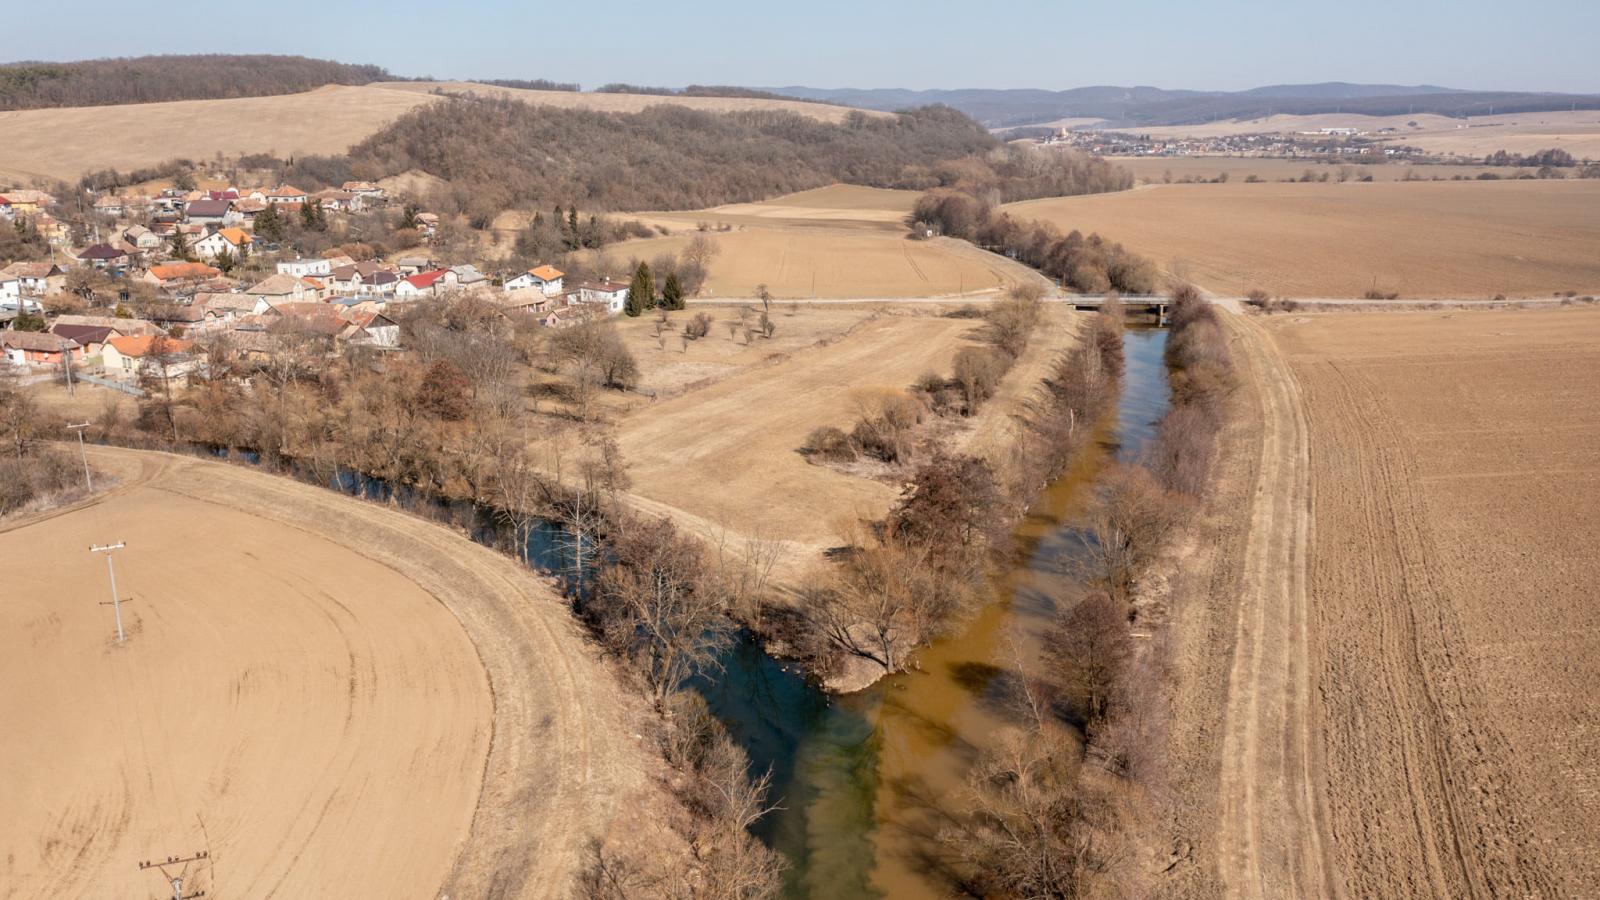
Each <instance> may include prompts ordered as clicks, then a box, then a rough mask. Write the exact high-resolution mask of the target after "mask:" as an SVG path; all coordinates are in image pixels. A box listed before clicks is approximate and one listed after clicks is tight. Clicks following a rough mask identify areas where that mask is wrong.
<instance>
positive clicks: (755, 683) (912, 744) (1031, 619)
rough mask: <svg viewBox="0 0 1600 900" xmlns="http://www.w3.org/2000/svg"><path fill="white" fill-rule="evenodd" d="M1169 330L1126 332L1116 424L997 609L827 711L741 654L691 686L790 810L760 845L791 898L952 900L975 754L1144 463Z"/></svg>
mask: <svg viewBox="0 0 1600 900" xmlns="http://www.w3.org/2000/svg"><path fill="white" fill-rule="evenodd" d="M1166 337H1167V335H1166V332H1165V331H1164V330H1157V329H1130V330H1129V331H1128V332H1127V334H1126V336H1125V337H1124V339H1123V347H1124V351H1125V355H1126V358H1127V373H1126V375H1125V377H1124V379H1123V386H1122V394H1121V397H1120V399H1119V401H1118V405H1117V410H1116V414H1115V416H1114V417H1112V421H1110V422H1108V423H1107V424H1106V426H1105V427H1104V429H1103V434H1102V436H1101V439H1100V440H1099V441H1098V442H1097V443H1096V444H1095V445H1093V446H1094V449H1093V450H1092V451H1091V452H1087V453H1082V454H1080V455H1079V458H1078V459H1077V460H1076V461H1075V463H1074V465H1073V467H1072V468H1071V470H1069V471H1068V472H1066V473H1064V474H1063V475H1062V476H1061V477H1060V478H1058V479H1057V480H1056V481H1055V482H1054V483H1052V484H1051V485H1050V487H1049V488H1048V489H1047V490H1046V491H1045V493H1044V495H1043V496H1042V497H1040V498H1039V500H1038V502H1037V503H1036V504H1035V505H1034V508H1033V509H1032V510H1031V511H1030V513H1029V515H1028V517H1027V518H1026V519H1025V520H1024V521H1023V522H1022V523H1021V524H1020V525H1019V526H1018V527H1017V529H1016V531H1015V533H1014V534H1015V538H1016V546H1017V548H1018V549H1017V552H1016V555H1015V563H1014V565H1013V566H1012V568H1011V570H1010V571H1009V572H1008V573H1006V575H1005V576H1004V577H1002V578H1000V579H998V581H997V583H996V585H995V599H994V602H993V603H990V604H989V605H988V606H986V607H985V608H984V609H983V610H982V611H981V612H979V614H978V615H977V616H975V617H974V618H973V619H972V620H971V621H969V622H967V623H966V624H965V626H964V627H962V628H961V629H960V630H959V631H958V632H957V633H954V634H952V635H950V636H949V637H947V638H945V639H942V640H940V641H937V642H935V643H934V644H932V645H930V646H928V647H925V648H923V649H922V650H920V651H918V652H917V653H916V654H915V655H914V663H913V665H912V667H911V670H910V671H908V672H904V673H900V674H897V675H893V676H890V677H888V678H885V679H883V680H881V681H879V682H878V683H877V684H875V685H874V686H872V687H871V688H868V689H867V690H864V691H860V692H857V693H854V694H849V695H846V696H841V697H832V696H829V695H827V694H825V693H823V692H822V691H821V690H819V689H818V688H816V687H815V686H813V685H811V684H809V683H807V682H806V681H805V680H804V679H802V678H801V677H799V676H798V675H796V674H794V673H792V672H790V671H788V670H786V669H785V668H784V667H783V666H782V665H780V664H779V663H777V662H775V661H774V660H772V659H771V658H770V657H768V656H766V654H764V653H763V652H762V651H761V650H760V648H759V647H758V646H757V645H756V644H755V643H753V642H751V641H745V642H742V643H741V644H739V645H738V646H736V647H735V648H734V649H733V650H732V651H731V652H730V654H729V655H728V657H727V659H725V660H724V662H725V664H726V668H725V670H724V671H723V672H722V673H720V674H719V675H717V676H716V677H715V678H714V679H708V680H706V681H704V682H701V683H700V684H698V685H697V687H698V688H699V689H700V690H701V692H702V693H703V694H704V695H705V696H706V699H707V701H708V703H709V705H710V706H711V709H712V711H713V712H714V713H716V715H717V716H718V718H720V719H721V720H722V721H723V723H724V724H725V725H726V726H728V728H729V730H730V731H731V732H732V733H733V735H734V736H735V738H736V739H738V740H739V741H740V742H741V744H742V745H743V746H744V747H745V749H746V751H747V752H748V753H749V755H750V758H751V761H752V763H753V764H754V765H755V767H756V768H757V770H758V771H765V770H768V769H770V771H771V772H772V775H773V797H772V799H773V800H774V801H775V802H777V803H778V804H779V805H780V807H781V808H780V809H778V810H776V811H775V812H774V813H773V814H771V815H770V816H769V817H768V818H767V819H765V820H763V821H762V822H761V823H760V824H759V825H758V828H757V833H758V835H759V836H760V837H761V838H762V839H763V840H765V841H767V842H768V843H769V844H770V845H771V846H773V847H774V848H775V849H777V850H778V851H779V852H781V853H782V854H783V855H784V856H785V858H787V860H788V861H789V865H790V868H789V872H788V878H787V891H786V894H787V896H789V897H794V898H817V900H823V898H826V900H834V898H873V897H889V898H901V897H910V898H918V897H946V896H950V895H951V893H952V889H951V886H950V884H949V883H948V881H946V880H944V879H943V878H941V876H940V874H939V873H940V869H941V867H940V864H939V861H940V860H941V859H942V858H943V857H944V856H945V854H944V853H943V852H942V851H941V849H940V847H939V845H938V840H937V834H938V832H939V830H940V828H941V827H942V826H943V823H944V821H945V817H946V816H947V815H948V814H949V813H951V812H956V811H959V810H960V808H961V803H962V794H963V790H964V788H965V784H966V778H967V772H968V769H969V768H970V766H971V764H972V761H973V760H974V758H975V757H976V754H977V752H978V751H979V750H980V749H982V748H984V747H986V746H988V745H989V744H990V742H992V741H994V740H995V739H996V738H997V737H998V736H999V735H1001V734H1003V733H1005V731H1006V730H1007V729H1008V728H1010V727H1012V725H1013V722H1012V720H1011V717H1010V714H1009V712H1008V710H1007V708H1006V704H1005V703H1004V697H1005V695H1006V694H1007V690H1006V686H1007V684H1008V683H1009V682H1010V681H1011V680H1012V679H1014V678H1015V677H1016V674H1017V673H1018V672H1019V671H1021V670H1023V669H1029V670H1037V668H1038V663H1039V656H1040V652H1041V649H1042V644H1043V638H1044V636H1045V634H1046V632H1047V631H1048V629H1049V626H1050V623H1051V621H1052V619H1053V618H1054V616H1055V614H1056V612H1057V604H1058V602H1059V601H1061V600H1063V599H1065V598H1070V597H1072V596H1073V595H1074V594H1075V587H1074V580H1073V569H1074V560H1075V558H1076V554H1077V553H1079V552H1080V551H1081V547H1082V542H1081V539H1080V534H1079V532H1078V530H1077V529H1076V528H1075V527H1074V525H1075V522H1076V521H1077V520H1078V519H1079V518H1080V517H1081V516H1082V515H1083V513H1084V512H1085V510H1086V508H1087V503H1088V502H1089V500H1090V497H1091V495H1092V493H1093V488H1094V484H1095V480H1096V478H1097V477H1098V475H1099V473H1100V471H1101V470H1102V469H1103V467H1104V465H1105V463H1106V462H1107V461H1108V460H1110V459H1112V458H1122V459H1129V460H1131V459H1135V458H1137V457H1138V455H1139V453H1140V452H1141V451H1142V449H1143V448H1144V446H1145V444H1146V442H1147V441H1148V440H1149V438H1150V437H1151V435H1152V434H1153V431H1154V424H1155V422H1156V421H1157V420H1158V419H1159V418H1160V417H1161V415H1162V414H1163V413H1164V412H1165V411H1166V408H1167V402H1168V397H1169V394H1168V389H1167V377H1166V368H1165V365H1164V364H1163V362H1162V351H1163V350H1164V349H1165V346H1166Z"/></svg>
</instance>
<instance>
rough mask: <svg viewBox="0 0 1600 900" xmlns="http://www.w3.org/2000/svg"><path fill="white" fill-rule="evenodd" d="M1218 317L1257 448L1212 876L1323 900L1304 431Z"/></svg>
mask: <svg viewBox="0 0 1600 900" xmlns="http://www.w3.org/2000/svg"><path fill="white" fill-rule="evenodd" d="M1227 319H1228V321H1229V326H1230V328H1231V329H1232V332H1233V334H1234V336H1235V340H1234V346H1235V347H1236V352H1238V354H1239V357H1240V359H1239V366H1240V375H1241V378H1244V379H1248V380H1249V381H1250V382H1251V383H1253V384H1255V385H1256V386H1257V387H1258V389H1259V396H1260V400H1261V409H1260V413H1261V448H1260V468H1259V469H1258V470H1257V481H1256V490H1255V493H1254V496H1253V498H1252V500H1251V504H1250V509H1249V520H1248V521H1249V526H1248V533H1247V536H1246V538H1245V541H1244V546H1243V579H1242V584H1241V589H1242V590H1241V594H1240V597H1239V599H1238V601H1237V602H1238V619H1237V622H1236V625H1235V633H1234V637H1233V645H1234V657H1233V666H1232V670H1231V673H1230V675H1229V678H1228V689H1227V701H1226V706H1225V712H1224V714H1223V738H1222V770H1221V776H1220V781H1219V796H1218V807H1217V808H1218V810H1219V813H1220V815H1219V818H1218V821H1217V835H1216V843H1217V853H1218V868H1219V874H1220V876H1221V879H1222V883H1223V885H1224V887H1225V889H1226V890H1227V892H1228V894H1229V895H1232V896H1248V897H1324V896H1334V889H1333V881H1332V874H1333V873H1332V872H1331V871H1330V870H1329V867H1328V865H1327V860H1326V844H1325V841H1324V837H1323V833H1322V825H1321V821H1320V812H1319V809H1320V802H1319V798H1318V794H1317V790H1318V785H1319V779H1320V775H1321V759H1320V746H1319V743H1318V722H1317V720H1316V718H1315V716H1314V710H1313V708H1312V704H1313V697H1312V693H1311V688H1312V678H1313V675H1314V672H1315V671H1316V667H1315V659H1314V656H1313V642H1312V636H1311V634H1310V632H1309V625H1308V622H1309V611H1308V603H1309V600H1308V595H1307V591H1306V549H1307V541H1308V539H1309V535H1310V530H1311V516H1310V512H1311V503H1312V496H1311V484H1310V458H1309V447H1308V444H1307V434H1306V421H1305V416H1304V413H1303V412H1302V409H1301V403H1300V396H1299V386H1298V384H1297V383H1296V381H1295V379H1294V376H1293V374H1292V373H1291V372H1290V371H1289V368H1288V366H1287V365H1285V363H1284V361H1283V359H1282V357H1281V356H1280V355H1279V354H1278V353H1277V351H1276V350H1275V348H1274V347H1273V346H1272V344H1271V341H1270V339H1269V338H1267V336H1266V335H1265V333H1264V332H1263V331H1262V330H1261V328H1260V326H1259V325H1257V324H1256V323H1255V322H1254V321H1253V320H1251V319H1248V318H1244V317H1241V316H1236V315H1229V316H1228V317H1227Z"/></svg>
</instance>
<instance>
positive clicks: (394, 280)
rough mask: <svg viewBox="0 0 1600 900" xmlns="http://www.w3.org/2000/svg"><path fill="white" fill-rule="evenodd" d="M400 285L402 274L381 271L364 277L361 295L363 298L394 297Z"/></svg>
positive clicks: (386, 270)
mask: <svg viewBox="0 0 1600 900" xmlns="http://www.w3.org/2000/svg"><path fill="white" fill-rule="evenodd" d="M399 285H400V273H398V272H391V271H389V270H388V269H379V270H378V271H376V272H373V273H372V274H371V275H367V276H364V277H363V278H362V281H361V288H360V290H359V292H358V293H359V294H360V295H361V296H363V297H392V296H394V294H395V290H396V288H398V287H399Z"/></svg>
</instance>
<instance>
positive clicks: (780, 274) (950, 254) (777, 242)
mask: <svg viewBox="0 0 1600 900" xmlns="http://www.w3.org/2000/svg"><path fill="white" fill-rule="evenodd" d="M917 196H918V195H917V193H916V192H913V191H891V190H880V189H876V188H864V187H854V186H850V185H842V184H840V185H832V186H830V187H825V188H819V189H817V190H811V191H802V192H801V193H798V194H789V195H787V196H783V197H777V198H774V199H772V200H766V201H762V202H760V203H738V204H731V205H728V206H719V207H714V208H712V209H706V210H698V211H693V212H681V213H659V212H657V213H640V214H638V215H637V216H628V218H638V219H640V220H642V221H645V222H648V223H650V224H657V225H661V226H664V227H666V228H668V229H669V230H670V231H671V234H669V235H667V236H664V237H656V238H646V239H643V240H634V241H626V242H623V243H620V244H614V245H612V246H610V247H608V248H606V250H605V251H604V253H603V255H602V259H603V260H604V261H606V262H604V263H602V265H603V266H604V268H606V269H609V270H611V271H614V272H618V273H620V272H624V271H626V270H627V269H628V264H629V262H630V260H635V259H642V260H649V259H651V258H652V257H654V256H657V255H659V254H663V253H678V252H679V251H681V250H682V249H683V248H684V246H685V245H686V244H688V242H689V240H690V238H691V237H693V236H694V234H696V233H697V229H698V227H699V226H700V225H701V224H702V223H704V224H705V225H707V227H708V228H709V229H710V230H709V231H707V232H706V234H708V235H709V236H710V237H711V238H712V239H713V240H714V241H716V243H717V246H718V248H719V253H718V255H717V257H716V259H714V260H712V262H711V277H710V279H709V280H708V281H707V283H706V288H705V290H703V291H702V292H701V296H702V297H706V298H713V299H714V298H717V297H739V298H743V297H752V296H754V295H755V292H756V287H757V286H758V285H761V284H765V285H767V289H768V290H770V291H771V292H772V294H773V296H775V297H780V298H809V297H820V298H843V299H871V300H879V299H896V298H901V297H935V296H944V295H952V294H959V293H985V292H995V291H998V290H1002V289H1004V288H1006V287H1009V286H1010V285H1013V284H1017V283H1019V282H1026V281H1041V280H1042V279H1040V277H1039V275H1038V274H1036V273H1035V272H1033V270H1031V269H1029V268H1028V267H1026V266H1024V265H1021V264H1019V263H1016V262H1013V261H1012V260H1009V259H1006V258H1004V257H1001V256H997V255H995V254H993V253H988V252H986V251H983V250H980V249H978V248H976V247H974V246H972V245H971V244H968V243H967V242H965V241H957V240H951V239H946V238H936V239H933V240H926V241H914V240H911V239H910V238H908V237H907V235H906V229H905V225H904V219H905V215H906V213H907V212H909V211H910V209H911V207H912V205H913V204H915V203H916V199H917ZM523 218H525V217H523ZM520 221H521V220H517V221H507V222H506V223H505V224H506V225H509V226H513V227H514V226H516V225H518V224H520ZM498 224H501V223H497V225H498ZM720 226H727V227H729V228H730V229H731V230H729V231H720V230H718V228H719V227H720ZM508 236H509V232H507V233H505V234H503V235H502V238H501V241H502V244H505V243H507V239H508Z"/></svg>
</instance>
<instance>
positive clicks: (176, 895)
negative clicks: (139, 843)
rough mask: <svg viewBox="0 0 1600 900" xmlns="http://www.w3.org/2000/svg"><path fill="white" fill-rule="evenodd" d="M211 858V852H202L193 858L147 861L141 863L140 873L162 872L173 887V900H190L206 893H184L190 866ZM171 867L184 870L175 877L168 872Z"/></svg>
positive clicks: (176, 857) (180, 870)
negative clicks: (149, 871)
mask: <svg viewBox="0 0 1600 900" xmlns="http://www.w3.org/2000/svg"><path fill="white" fill-rule="evenodd" d="M210 858H211V851H210V850H200V851H197V852H196V853H195V854H194V855H192V856H182V857H179V856H169V857H167V858H166V859H164V860H157V861H153V862H152V861H148V860H147V861H145V862H141V863H139V871H141V872H144V871H147V870H149V869H159V870H161V877H162V878H165V879H166V880H167V884H170V885H172V900H190V898H192V897H204V896H205V895H206V892H205V891H195V892H194V893H192V894H185V893H184V892H183V879H184V877H185V876H187V875H188V874H189V864H190V863H195V862H200V861H202V860H207V859H210ZM169 866H183V868H181V869H179V870H178V874H176V875H174V874H172V873H171V872H168V871H167V868H168V867H169Z"/></svg>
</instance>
